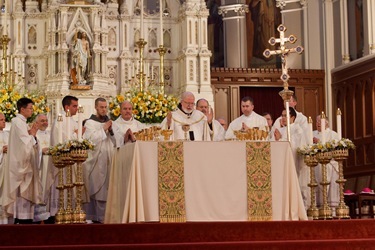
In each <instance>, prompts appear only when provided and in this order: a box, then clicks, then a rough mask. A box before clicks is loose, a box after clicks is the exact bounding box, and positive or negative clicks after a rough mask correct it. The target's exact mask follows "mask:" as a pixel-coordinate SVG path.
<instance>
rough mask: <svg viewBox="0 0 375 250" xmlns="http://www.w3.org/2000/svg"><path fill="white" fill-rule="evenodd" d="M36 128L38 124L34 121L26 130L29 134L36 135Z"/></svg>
mask: <svg viewBox="0 0 375 250" xmlns="http://www.w3.org/2000/svg"><path fill="white" fill-rule="evenodd" d="M38 129H39V127H38V124H36V123H34V124H33V125H32V126H31V128H30V129H29V131H28V132H29V135H32V136H36V132H37V131H38Z"/></svg>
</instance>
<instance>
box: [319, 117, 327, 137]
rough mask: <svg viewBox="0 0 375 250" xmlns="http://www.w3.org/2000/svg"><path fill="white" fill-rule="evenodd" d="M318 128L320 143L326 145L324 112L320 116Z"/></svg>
mask: <svg viewBox="0 0 375 250" xmlns="http://www.w3.org/2000/svg"><path fill="white" fill-rule="evenodd" d="M320 128H321V133H322V140H321V142H322V143H323V144H324V143H326V116H325V114H324V112H322V115H321V116H320Z"/></svg>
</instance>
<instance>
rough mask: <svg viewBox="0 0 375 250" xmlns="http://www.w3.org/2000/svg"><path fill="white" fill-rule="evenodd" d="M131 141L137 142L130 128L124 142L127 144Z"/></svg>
mask: <svg viewBox="0 0 375 250" xmlns="http://www.w3.org/2000/svg"><path fill="white" fill-rule="evenodd" d="M129 141H131V142H135V141H136V139H135V136H134V134H133V131H132V130H131V129H130V128H129V129H128V130H127V131H126V133H125V135H124V142H125V143H127V142H129Z"/></svg>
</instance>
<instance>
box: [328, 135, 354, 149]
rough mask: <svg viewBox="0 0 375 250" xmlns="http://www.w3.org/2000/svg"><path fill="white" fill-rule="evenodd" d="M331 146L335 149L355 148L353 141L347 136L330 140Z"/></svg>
mask: <svg viewBox="0 0 375 250" xmlns="http://www.w3.org/2000/svg"><path fill="white" fill-rule="evenodd" d="M331 143H332V146H333V148H334V149H335V150H337V149H355V145H354V143H353V142H352V141H351V140H350V139H348V138H342V139H341V140H332V141H331Z"/></svg>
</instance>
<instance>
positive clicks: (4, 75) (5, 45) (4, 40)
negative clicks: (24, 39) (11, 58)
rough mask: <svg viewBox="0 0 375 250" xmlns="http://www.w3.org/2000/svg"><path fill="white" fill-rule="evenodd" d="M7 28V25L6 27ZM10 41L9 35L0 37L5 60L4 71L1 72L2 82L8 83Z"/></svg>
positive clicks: (3, 59)
mask: <svg viewBox="0 0 375 250" xmlns="http://www.w3.org/2000/svg"><path fill="white" fill-rule="evenodd" d="M4 29H5V27H4ZM9 42H10V38H9V37H8V35H2V36H1V37H0V44H1V48H2V50H3V55H2V58H1V59H2V61H3V68H2V72H1V78H2V79H1V80H2V81H1V82H2V83H6V82H7V75H8V74H7V71H8V62H7V54H8V52H7V51H8V43H9Z"/></svg>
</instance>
